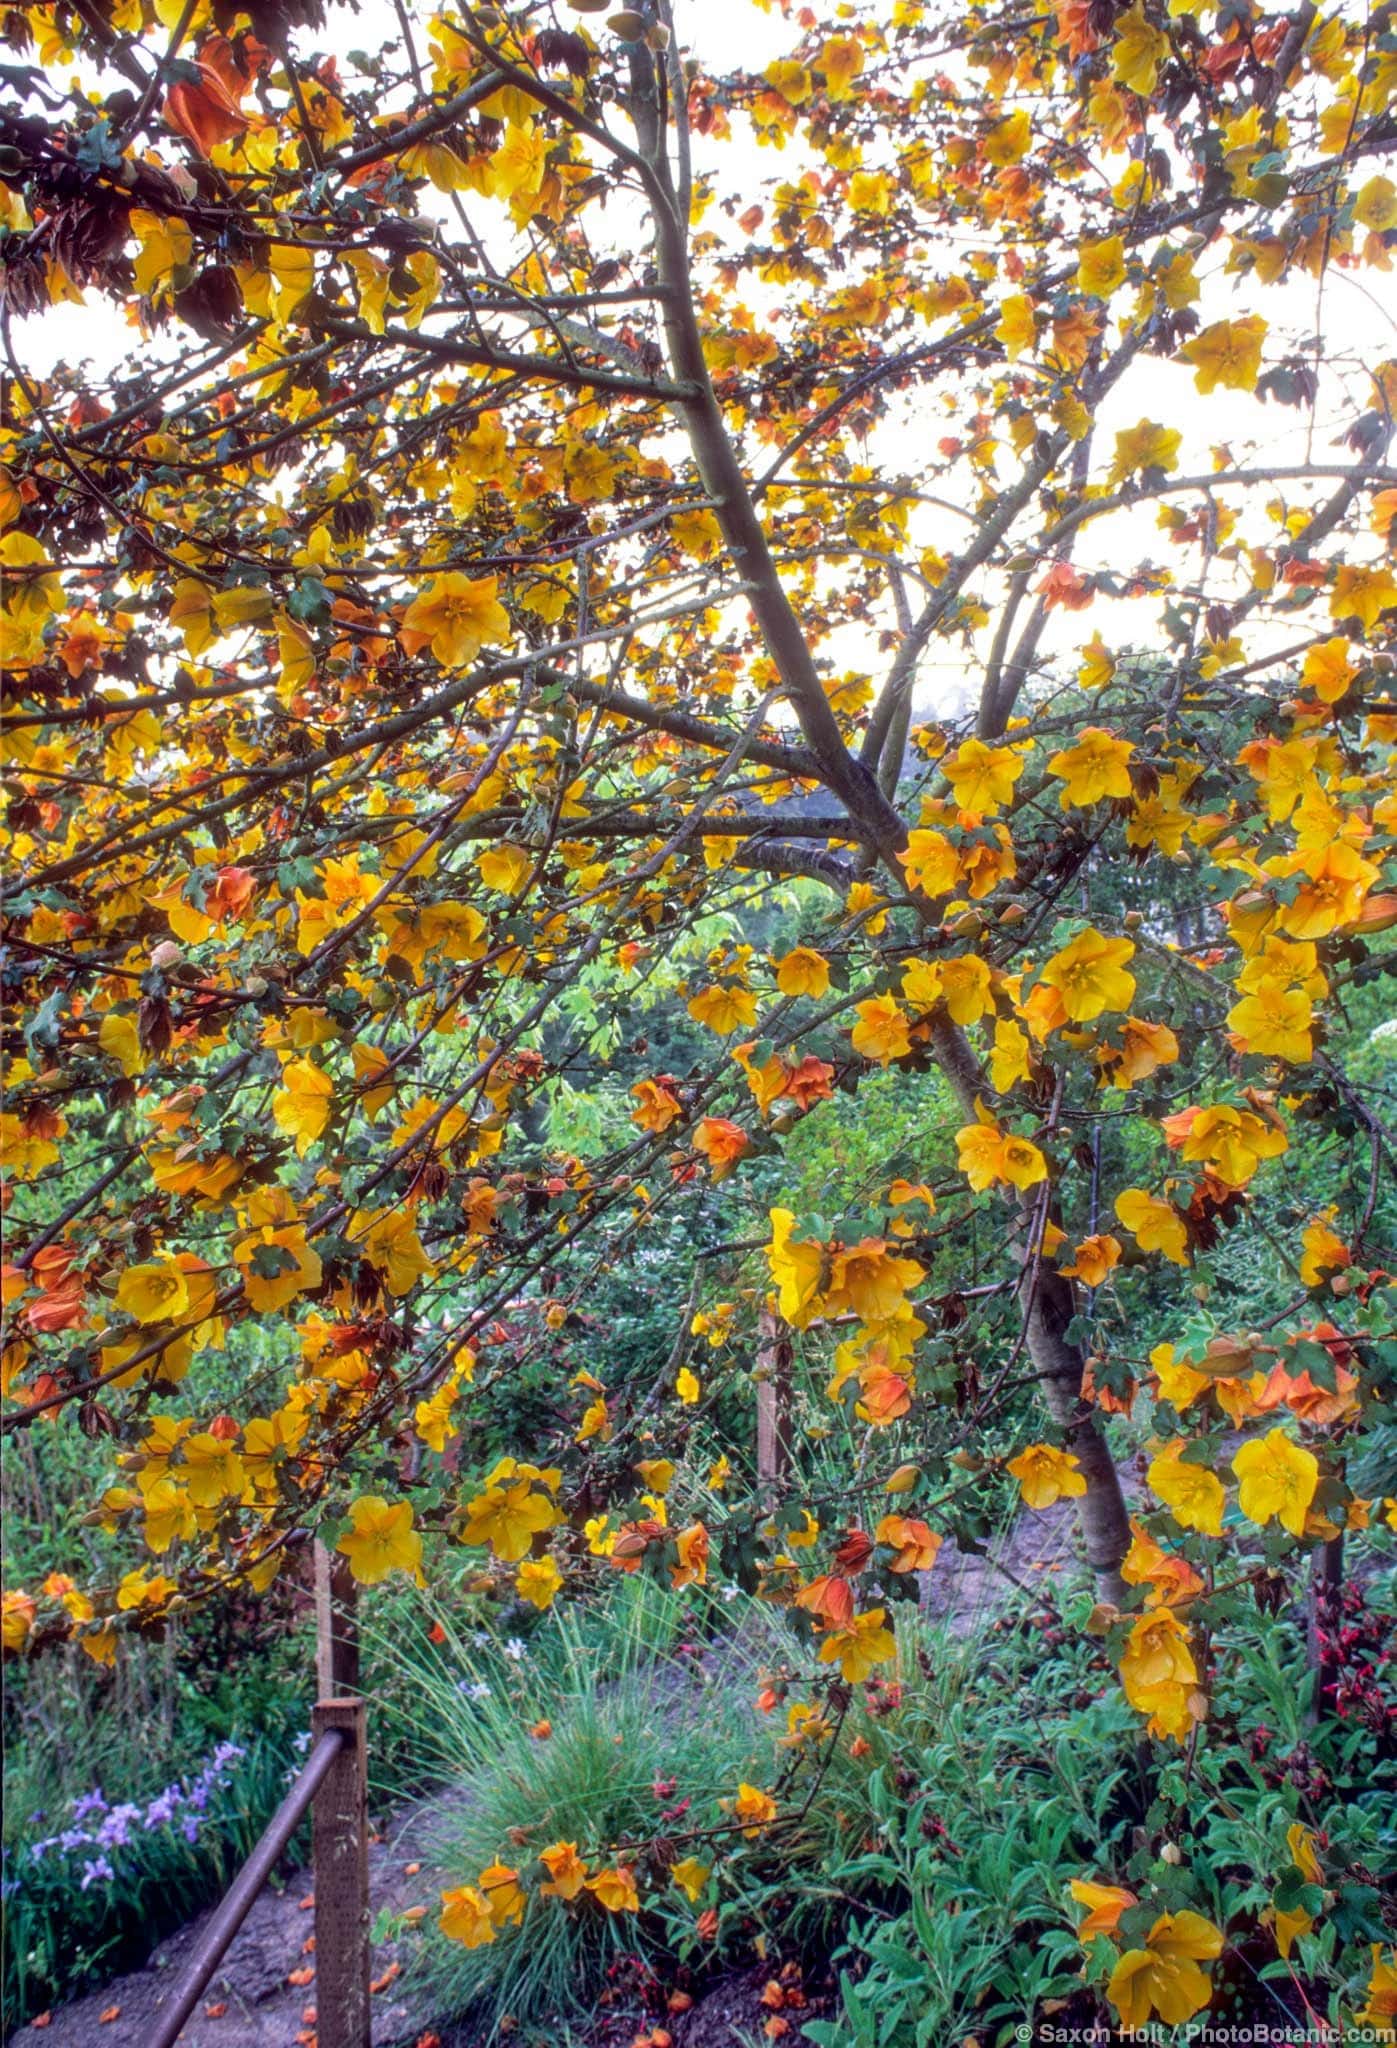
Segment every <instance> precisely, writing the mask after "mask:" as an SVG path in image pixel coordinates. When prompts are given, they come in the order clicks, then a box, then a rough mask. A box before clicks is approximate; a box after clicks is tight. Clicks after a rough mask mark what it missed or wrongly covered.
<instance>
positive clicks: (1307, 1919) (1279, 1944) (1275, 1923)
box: [1261, 1906, 1315, 1961]
mask: <svg viewBox="0 0 1397 2048" xmlns="http://www.w3.org/2000/svg"><path fill="white" fill-rule="evenodd" d="M1261 1917H1262V1920H1263V1921H1265V1920H1267V1919H1268V1918H1269V1920H1270V1922H1271V1927H1272V1931H1273V1932H1274V1934H1275V1937H1276V1948H1277V1951H1278V1952H1279V1953H1280V1955H1282V1956H1283V1957H1284V1958H1285V1959H1286V1960H1287V1961H1289V1959H1290V1951H1291V1949H1292V1948H1293V1947H1294V1945H1295V1942H1296V1940H1297V1939H1298V1938H1299V1937H1301V1936H1302V1935H1306V1934H1308V1933H1309V1931H1310V1929H1311V1928H1312V1927H1313V1926H1314V1924H1315V1923H1314V1916H1313V1914H1310V1913H1307V1912H1306V1911H1305V1909H1304V1907H1303V1906H1297V1907H1296V1908H1295V1909H1294V1911H1293V1912H1290V1913H1287V1912H1285V1911H1284V1910H1283V1909H1282V1908H1281V1907H1279V1906H1276V1907H1272V1908H1271V1909H1269V1911H1268V1912H1267V1913H1263V1914H1262V1916H1261Z"/></svg>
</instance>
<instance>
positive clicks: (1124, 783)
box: [1048, 725, 1135, 811]
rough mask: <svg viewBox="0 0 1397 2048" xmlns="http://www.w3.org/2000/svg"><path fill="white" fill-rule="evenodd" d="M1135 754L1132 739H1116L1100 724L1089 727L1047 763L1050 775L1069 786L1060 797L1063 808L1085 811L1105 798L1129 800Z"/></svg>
mask: <svg viewBox="0 0 1397 2048" xmlns="http://www.w3.org/2000/svg"><path fill="white" fill-rule="evenodd" d="M1134 751H1135V749H1134V747H1133V746H1132V744H1131V742H1130V741H1129V740H1121V739H1117V738H1116V737H1115V735H1114V733H1109V732H1107V731H1106V730H1105V729H1104V728H1103V727H1102V726H1099V725H1089V726H1087V727H1086V728H1085V729H1084V730H1083V731H1082V732H1080V733H1078V735H1077V737H1076V739H1075V740H1074V741H1073V742H1072V745H1071V746H1070V747H1064V748H1063V749H1062V751H1061V752H1060V753H1057V754H1054V755H1053V756H1052V757H1051V759H1050V760H1049V762H1048V773H1049V775H1055V776H1057V777H1058V779H1059V780H1060V781H1062V782H1065V783H1066V785H1067V787H1066V788H1065V789H1064V790H1063V792H1062V795H1061V797H1060V798H1059V802H1060V804H1061V807H1062V809H1063V810H1064V811H1066V810H1070V809H1071V808H1072V806H1073V805H1074V804H1075V805H1076V806H1077V807H1078V808H1079V809H1083V810H1085V809H1086V808H1087V807H1088V806H1089V805H1091V804H1098V803H1100V802H1101V801H1102V800H1103V798H1106V797H1128V796H1129V795H1130V770H1129V768H1128V766H1127V763H1128V762H1129V760H1130V757H1131V755H1132V754H1133V753H1134Z"/></svg>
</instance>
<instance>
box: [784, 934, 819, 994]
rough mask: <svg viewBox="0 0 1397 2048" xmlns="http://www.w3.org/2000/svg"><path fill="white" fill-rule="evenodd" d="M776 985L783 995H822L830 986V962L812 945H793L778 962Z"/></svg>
mask: <svg viewBox="0 0 1397 2048" xmlns="http://www.w3.org/2000/svg"><path fill="white" fill-rule="evenodd" d="M776 986H777V987H778V988H779V989H780V991H781V993H782V995H783V996H817V997H818V996H822V995H824V994H825V993H826V991H827V990H828V988H829V962H828V961H827V960H826V959H825V957H824V955H823V954H821V953H817V952H815V950H814V948H813V947H811V946H793V947H792V948H791V950H790V952H789V953H787V955H786V957H785V959H784V960H778V961H777V963H776Z"/></svg>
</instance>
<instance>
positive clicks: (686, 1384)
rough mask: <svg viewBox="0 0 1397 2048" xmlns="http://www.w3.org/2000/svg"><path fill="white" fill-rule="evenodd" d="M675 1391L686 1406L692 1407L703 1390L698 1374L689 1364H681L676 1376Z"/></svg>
mask: <svg viewBox="0 0 1397 2048" xmlns="http://www.w3.org/2000/svg"><path fill="white" fill-rule="evenodd" d="M674 1391H675V1393H676V1394H677V1395H678V1396H679V1398H680V1400H681V1401H682V1402H683V1403H684V1406H685V1407H686V1408H692V1407H693V1405H694V1403H695V1402H696V1401H697V1400H698V1398H699V1395H700V1393H701V1392H702V1391H703V1390H702V1388H701V1387H700V1385H699V1379H698V1374H697V1373H694V1372H691V1371H690V1370H689V1368H688V1366H687V1365H683V1366H681V1367H680V1368H679V1372H678V1374H677V1375H676V1377H675V1381H674Z"/></svg>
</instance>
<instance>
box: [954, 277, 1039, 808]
mask: <svg viewBox="0 0 1397 2048" xmlns="http://www.w3.org/2000/svg"><path fill="white" fill-rule="evenodd" d="M994 333H995V339H996V340H997V341H1002V342H1003V344H1004V353H1005V355H1006V356H1007V357H1008V358H1009V361H1010V362H1011V363H1016V362H1017V361H1018V359H1019V357H1020V356H1021V355H1022V354H1023V353H1024V350H1025V349H1030V348H1032V347H1033V344H1034V342H1035V341H1036V340H1037V339H1038V325H1037V322H1036V321H1035V319H1034V316H1033V301H1032V299H1031V298H1030V297H1029V296H1028V294H1027V292H1012V293H1011V294H1010V295H1009V297H1008V298H1007V299H1005V300H1004V302H1003V305H1002V306H1001V308H1000V314H999V324H998V326H997V327H996V328H995V330H994ZM967 808H968V809H973V808H974V806H967Z"/></svg>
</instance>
